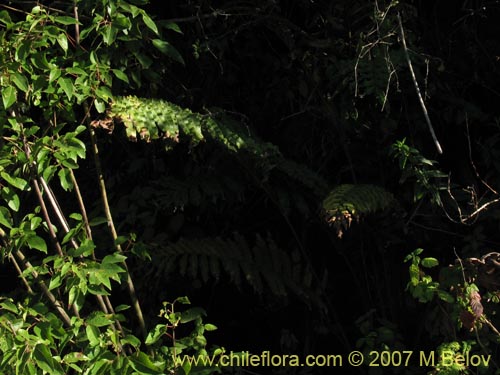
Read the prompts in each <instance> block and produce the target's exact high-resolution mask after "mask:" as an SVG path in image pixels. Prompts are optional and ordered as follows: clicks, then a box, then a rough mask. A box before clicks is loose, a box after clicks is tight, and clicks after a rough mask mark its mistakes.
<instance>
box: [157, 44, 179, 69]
mask: <svg viewBox="0 0 500 375" xmlns="http://www.w3.org/2000/svg"><path fill="white" fill-rule="evenodd" d="M153 45H154V46H155V47H156V48H157V49H158V51H160V52H161V53H163V54H164V55H166V56H168V57H170V58H171V59H172V60H175V61H177V62H179V63H181V64H182V65H184V64H185V63H184V59H183V58H182V56H181V54H180V53H179V51H177V49H175V48H174V47H173V46H172V45H171V44H170V43H169V42H166V41H164V40H161V39H153Z"/></svg>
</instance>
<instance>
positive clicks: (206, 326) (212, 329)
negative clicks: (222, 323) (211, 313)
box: [205, 323, 217, 331]
mask: <svg viewBox="0 0 500 375" xmlns="http://www.w3.org/2000/svg"><path fill="white" fill-rule="evenodd" d="M216 329H217V326H215V325H213V324H210V323H207V324H205V330H207V331H215V330H216Z"/></svg>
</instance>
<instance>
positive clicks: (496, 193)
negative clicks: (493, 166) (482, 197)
mask: <svg viewBox="0 0 500 375" xmlns="http://www.w3.org/2000/svg"><path fill="white" fill-rule="evenodd" d="M465 128H466V129H467V147H468V149H469V163H470V164H471V165H472V168H473V169H474V173H475V174H476V177H477V178H478V179H479V181H481V183H482V184H483V185H484V186H486V188H487V189H488V190H489V191H491V192H492V193H493V194H495V195H498V192H497V191H496V190H495V189H493V188H492V187H491V186H490V185H489V184H488V183H487V182H486V181H484V180H483V179H482V178H481V176H480V175H479V172H478V171H477V168H476V164H474V161H473V160H472V147H471V144H470V133H469V117H468V115H467V112H465Z"/></svg>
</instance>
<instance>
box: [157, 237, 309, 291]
mask: <svg viewBox="0 0 500 375" xmlns="http://www.w3.org/2000/svg"><path fill="white" fill-rule="evenodd" d="M151 257H152V262H151V264H149V265H148V267H149V270H148V273H149V275H150V277H148V280H161V279H162V278H164V277H165V276H167V277H168V276H169V275H172V274H173V273H174V272H175V271H177V272H178V273H180V275H181V276H184V277H188V278H191V279H201V280H203V281H204V282H207V281H209V280H210V279H212V280H219V279H221V277H222V276H223V275H227V276H228V277H229V279H230V281H231V282H232V283H233V284H234V285H235V286H237V287H238V288H241V287H242V286H243V284H247V285H249V286H250V287H251V288H252V289H253V290H254V291H255V292H256V293H257V294H263V292H264V290H266V291H271V293H272V295H274V296H277V297H287V296H288V295H289V293H292V294H295V295H297V296H299V297H301V298H303V299H305V300H307V301H311V300H312V299H314V297H313V296H312V295H313V292H312V289H313V288H312V285H311V282H310V279H311V274H312V273H311V269H310V268H309V266H306V265H305V264H307V262H304V261H303V260H301V259H300V256H299V255H298V254H294V256H293V257H291V256H290V255H289V254H288V253H287V252H285V251H284V250H282V249H280V248H278V246H276V244H275V243H274V241H273V240H272V239H271V238H269V237H268V238H263V237H261V236H257V238H256V241H255V243H254V244H253V245H251V244H249V243H248V241H247V240H246V239H245V238H244V237H243V236H241V235H239V234H234V235H233V237H232V238H225V239H223V238H219V237H217V238H213V237H208V238H203V239H180V240H179V241H177V242H176V243H172V244H169V245H167V246H165V247H159V248H156V249H154V251H151ZM292 258H293V259H292ZM307 280H309V282H308V281H307ZM304 282H306V283H304Z"/></svg>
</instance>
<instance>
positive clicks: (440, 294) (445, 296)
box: [437, 289, 455, 303]
mask: <svg viewBox="0 0 500 375" xmlns="http://www.w3.org/2000/svg"><path fill="white" fill-rule="evenodd" d="M437 295H438V297H439V299H441V300H443V301H445V302H448V303H453V302H455V298H453V296H452V295H451V294H450V293H448V292H447V291H445V290H441V289H438V290H437Z"/></svg>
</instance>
